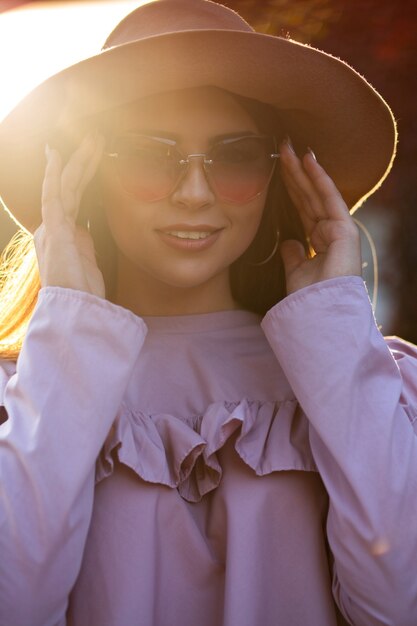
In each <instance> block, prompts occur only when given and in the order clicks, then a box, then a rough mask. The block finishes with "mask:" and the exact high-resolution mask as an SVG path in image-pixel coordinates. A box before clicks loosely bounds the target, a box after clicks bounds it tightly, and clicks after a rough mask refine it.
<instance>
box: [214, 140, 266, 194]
mask: <svg viewBox="0 0 417 626" xmlns="http://www.w3.org/2000/svg"><path fill="white" fill-rule="evenodd" d="M275 151H276V150H275V143H274V139H273V138H269V137H265V138H264V137H245V138H241V139H238V140H234V141H230V142H222V143H220V144H217V145H216V146H215V147H214V148H213V149H212V150H211V152H210V159H211V161H212V163H211V164H209V165H207V174H208V176H209V178H210V182H211V185H212V187H213V189H214V191H215V192H216V194H217V196H218V197H219V198H221V199H222V200H225V201H227V202H232V203H236V204H239V203H242V204H243V203H245V202H249V200H251V199H253V198H255V197H256V196H257V195H259V194H260V193H262V191H264V190H265V189H266V187H267V186H268V184H269V181H270V180H271V176H272V173H273V170H274V165H275V158H272V157H271V154H274V153H275Z"/></svg>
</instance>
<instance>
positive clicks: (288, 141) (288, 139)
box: [284, 135, 296, 154]
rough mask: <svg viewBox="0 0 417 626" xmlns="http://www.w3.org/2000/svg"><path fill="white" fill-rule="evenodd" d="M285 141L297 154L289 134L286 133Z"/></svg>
mask: <svg viewBox="0 0 417 626" xmlns="http://www.w3.org/2000/svg"><path fill="white" fill-rule="evenodd" d="M284 143H286V144H287V146H288V147H289V149H290V150H291V152H292V153H293V154H295V153H296V152H295V150H294V146H293V145H292V141H291V138H290V136H289V135H286V137H285V139H284Z"/></svg>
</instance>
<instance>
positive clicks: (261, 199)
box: [101, 87, 267, 289]
mask: <svg viewBox="0 0 417 626" xmlns="http://www.w3.org/2000/svg"><path fill="white" fill-rule="evenodd" d="M115 124H116V127H117V130H116V133H117V134H120V133H124V132H131V131H134V132H137V133H140V134H143V135H149V136H154V137H162V138H168V139H172V140H175V141H176V142H177V145H178V147H179V149H180V150H181V152H182V154H184V155H189V154H196V153H205V152H207V151H208V150H209V149H210V148H211V146H212V145H213V142H215V141H216V139H217V138H218V137H224V136H230V135H236V136H237V135H249V134H259V131H258V129H257V127H256V125H255V123H254V121H253V120H252V119H251V117H250V116H249V114H248V113H246V111H245V110H244V109H243V108H242V107H241V106H240V104H239V103H238V102H237V101H236V100H235V99H234V98H233V97H232V96H231V95H229V94H227V93H226V92H224V91H221V90H219V89H215V88H209V87H207V88H200V89H188V90H183V91H177V92H173V93H170V94H158V95H157V96H153V97H150V98H147V99H146V100H143V101H140V102H138V103H135V105H134V106H133V105H132V106H129V107H126V108H124V109H123V110H122V111H120V112H118V117H117V120H115ZM116 169H117V168H116V167H115V164H114V161H113V160H112V159H110V158H105V159H104V162H103V166H102V170H101V173H102V186H103V204H104V207H105V210H106V214H107V218H108V223H109V227H110V230H111V233H112V235H113V238H114V240H115V242H116V246H117V248H118V250H119V255H121V257H122V258H123V259H124V261H125V262H127V263H129V265H130V267H133V268H134V270H135V272H136V274H137V279H138V281H139V282H140V276H141V275H143V276H145V275H146V277H147V279H149V278H152V279H153V280H154V281H159V282H160V283H162V284H165V285H169V286H170V287H179V288H195V287H198V286H200V285H202V284H204V283H207V282H208V281H211V283H212V284H213V288H214V289H215V288H216V284H220V282H223V283H224V281H227V284H228V281H229V278H228V276H229V267H230V265H231V264H232V263H233V262H234V261H235V260H236V259H237V258H239V257H240V256H241V255H242V254H243V252H244V251H245V250H246V249H247V248H248V246H249V245H250V243H251V242H252V240H253V238H254V237H255V234H256V231H257V229H258V226H259V223H260V221H261V217H262V212H263V208H264V204H265V198H266V193H267V190H264V191H263V192H262V193H261V194H260V195H258V196H256V197H255V198H253V199H251V200H250V201H246V202H245V203H243V204H230V203H228V202H225V201H223V200H221V199H219V198H218V197H217V195H216V192H215V191H214V189H213V188H212V187H211V185H210V183H209V181H208V180H207V178H206V174H205V171H204V168H203V164H202V159H201V158H193V159H191V161H190V165H189V167H188V170H187V172H186V174H185V176H184V177H183V178H182V179H181V180H180V182H179V184H178V185H177V187H176V188H175V189H174V190H173V191H172V193H171V194H170V195H169V196H167V197H164V198H162V199H159V200H157V201H146V200H143V199H138V198H137V197H135V195H134V194H132V193H128V192H126V191H125V190H124V188H122V185H121V183H120V179H119V176H118V175H117V173H116ZM229 289H230V288H229Z"/></svg>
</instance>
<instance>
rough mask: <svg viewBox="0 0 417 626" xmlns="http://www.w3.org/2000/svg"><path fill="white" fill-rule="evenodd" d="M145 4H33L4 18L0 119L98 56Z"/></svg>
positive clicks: (128, 0)
mask: <svg viewBox="0 0 417 626" xmlns="http://www.w3.org/2000/svg"><path fill="white" fill-rule="evenodd" d="M144 1H145V0H116V1H114V0H113V1H112V0H103V1H102V2H97V1H95V2H93V1H91V2H90V1H87V2H71V1H69V2H35V3H30V4H28V5H25V6H22V7H21V8H18V9H15V10H13V11H6V12H5V13H2V14H0V59H1V63H0V119H3V118H4V117H5V116H6V115H7V113H8V112H9V111H10V110H11V109H12V108H13V106H14V105H15V104H17V103H18V102H19V100H21V99H22V98H23V97H24V96H25V95H26V94H27V93H28V92H29V91H31V89H32V88H33V87H35V86H36V85H37V84H39V83H40V82H42V81H43V80H44V79H46V78H47V77H48V76H51V75H52V74H54V73H56V72H58V71H60V70H61V69H63V68H64V67H67V66H68V65H72V64H73V63H76V62H77V61H80V60H82V59H83V58H85V57H88V56H91V55H93V54H96V53H98V52H99V50H100V48H101V46H102V44H103V43H104V40H105V39H106V37H107V35H108V34H109V33H110V32H111V30H112V29H113V27H114V25H115V24H117V22H118V21H119V20H121V19H122V18H123V17H124V16H125V15H127V13H129V12H130V11H132V10H133V9H134V8H136V7H137V6H139V5H140V4H144Z"/></svg>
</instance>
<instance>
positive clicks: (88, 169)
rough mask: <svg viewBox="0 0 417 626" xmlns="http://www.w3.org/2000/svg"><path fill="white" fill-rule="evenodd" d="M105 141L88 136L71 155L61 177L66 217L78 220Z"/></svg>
mask: <svg viewBox="0 0 417 626" xmlns="http://www.w3.org/2000/svg"><path fill="white" fill-rule="evenodd" d="M103 145H104V139H103V138H102V137H100V138H98V137H97V138H96V137H95V136H93V135H92V134H90V135H87V136H86V137H85V138H84V140H83V141H82V142H81V144H80V146H79V147H78V148H77V150H76V151H75V152H74V153H73V154H72V155H71V157H70V159H69V161H68V163H67V165H66V166H65V168H64V170H63V172H62V177H61V197H62V204H63V209H64V213H65V215H67V216H68V217H71V218H72V219H73V220H75V219H76V217H77V214H78V210H79V206H80V201H81V197H82V194H83V192H84V191H85V188H86V186H87V184H88V183H89V182H90V180H91V178H92V177H93V175H94V173H95V171H96V169H97V165H98V163H99V161H100V158H101V154H102V150H103Z"/></svg>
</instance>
